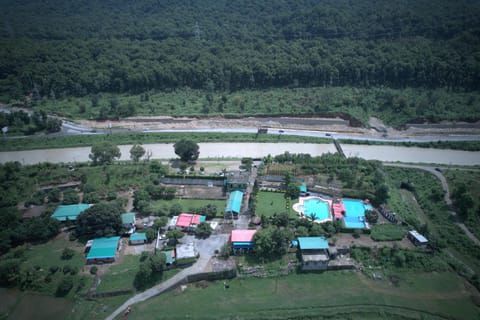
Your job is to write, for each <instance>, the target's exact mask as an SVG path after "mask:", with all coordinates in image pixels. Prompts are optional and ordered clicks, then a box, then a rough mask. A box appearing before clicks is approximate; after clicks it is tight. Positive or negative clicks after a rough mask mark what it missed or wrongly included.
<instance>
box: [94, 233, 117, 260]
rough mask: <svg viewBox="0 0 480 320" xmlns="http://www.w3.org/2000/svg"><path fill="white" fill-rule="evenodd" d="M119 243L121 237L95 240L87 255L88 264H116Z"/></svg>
mask: <svg viewBox="0 0 480 320" xmlns="http://www.w3.org/2000/svg"><path fill="white" fill-rule="evenodd" d="M119 243H120V237H110V238H97V239H93V242H92V246H91V248H90V251H89V252H88V255H87V263H89V264H90V263H105V262H114V261H115V254H116V253H117V249H118V245H119Z"/></svg>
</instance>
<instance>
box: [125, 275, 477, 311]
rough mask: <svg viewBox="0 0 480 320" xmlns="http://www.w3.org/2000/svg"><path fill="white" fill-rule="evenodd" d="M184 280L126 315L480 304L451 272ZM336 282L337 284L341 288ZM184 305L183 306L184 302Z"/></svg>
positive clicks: (447, 307)
mask: <svg viewBox="0 0 480 320" xmlns="http://www.w3.org/2000/svg"><path fill="white" fill-rule="evenodd" d="M229 285H230V288H229V289H228V290H226V291H225V290H224V288H223V282H222V281H218V282H213V283H210V284H209V287H208V288H205V289H202V288H197V287H195V285H189V286H188V288H187V289H186V290H185V291H183V292H181V291H178V290H175V291H173V292H170V293H167V294H164V295H162V296H159V297H156V298H153V299H151V300H148V301H146V302H143V303H140V304H138V305H135V306H134V307H133V312H132V313H131V314H130V315H129V319H153V318H155V319H184V318H189V319H287V318H289V319H305V318H309V319H312V318H310V317H313V318H314V319H321V318H322V317H328V318H329V319H332V318H334V319H345V318H352V317H353V318H354V319H357V318H359V319H372V318H373V319H375V318H379V319H381V318H384V319H420V318H421V319H424V318H426V319H436V318H448V319H450V318H451V319H474V318H477V317H478V316H480V313H479V309H478V307H476V306H475V305H474V304H473V303H472V302H471V300H470V297H469V294H468V293H467V292H466V291H465V289H464V287H463V284H462V281H461V280H460V279H459V278H458V277H457V276H455V275H454V274H452V273H441V274H433V273H432V274H407V275H403V277H402V280H401V282H400V285H399V287H393V286H392V285H391V284H390V283H389V282H388V281H373V280H369V279H366V278H364V276H363V275H362V274H359V273H354V272H341V271H339V272H326V273H318V274H298V275H290V276H286V277H279V278H264V279H254V278H245V279H234V280H232V281H230V282H229ZM340 288H341V289H340ZM186 306H188V307H186Z"/></svg>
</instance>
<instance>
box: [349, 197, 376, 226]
mask: <svg viewBox="0 0 480 320" xmlns="http://www.w3.org/2000/svg"><path fill="white" fill-rule="evenodd" d="M342 202H343V205H344V206H345V217H344V218H343V222H344V223H345V227H346V228H353V229H366V228H367V227H368V226H367V223H366V222H365V210H371V209H372V206H371V205H369V204H365V203H364V202H363V201H362V200H355V199H342Z"/></svg>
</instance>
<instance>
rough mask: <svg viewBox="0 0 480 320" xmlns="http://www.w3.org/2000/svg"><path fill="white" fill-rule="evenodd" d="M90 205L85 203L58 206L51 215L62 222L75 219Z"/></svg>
mask: <svg viewBox="0 0 480 320" xmlns="http://www.w3.org/2000/svg"><path fill="white" fill-rule="evenodd" d="M89 207H90V205H89V204H85V203H81V204H70V205H62V206H58V207H57V208H56V209H55V212H54V213H53V214H52V216H51V217H52V218H54V219H57V220H58V221H61V222H63V221H67V220H69V221H75V220H77V217H78V216H79V215H80V213H82V212H83V211H85V210H87V209H88V208H89Z"/></svg>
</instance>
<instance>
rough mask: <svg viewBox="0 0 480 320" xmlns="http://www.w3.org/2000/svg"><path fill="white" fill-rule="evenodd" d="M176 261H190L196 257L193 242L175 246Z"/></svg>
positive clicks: (195, 247) (196, 250)
mask: <svg viewBox="0 0 480 320" xmlns="http://www.w3.org/2000/svg"><path fill="white" fill-rule="evenodd" d="M176 250H177V252H176V255H175V257H176V259H177V261H178V260H182V259H190V258H196V257H198V249H197V246H196V245H195V243H194V242H190V243H185V244H179V245H177V249H176Z"/></svg>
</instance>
